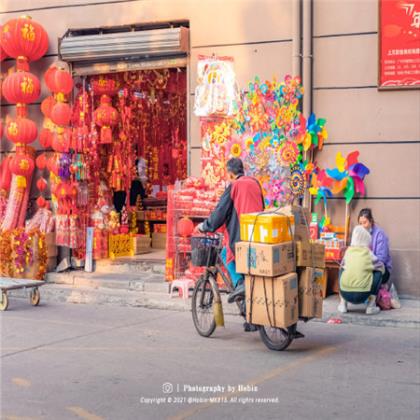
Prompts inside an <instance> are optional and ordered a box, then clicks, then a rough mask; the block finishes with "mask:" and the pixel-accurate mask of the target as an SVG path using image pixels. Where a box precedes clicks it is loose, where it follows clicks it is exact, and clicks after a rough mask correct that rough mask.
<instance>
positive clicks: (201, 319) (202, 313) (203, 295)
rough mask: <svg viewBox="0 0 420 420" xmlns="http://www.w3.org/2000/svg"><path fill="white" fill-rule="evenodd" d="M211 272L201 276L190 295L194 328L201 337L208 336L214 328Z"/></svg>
mask: <svg viewBox="0 0 420 420" xmlns="http://www.w3.org/2000/svg"><path fill="white" fill-rule="evenodd" d="M209 276H212V274H211V273H207V274H205V275H204V276H202V277H201V278H200V279H199V280H198V282H197V284H196V285H195V288H194V291H193V295H192V300H191V301H192V317H193V322H194V326H195V329H196V330H197V332H198V334H200V335H201V336H203V337H210V336H211V335H212V334H213V332H214V330H215V329H216V321H215V319H214V313H213V302H214V294H213V288H212V287H211V283H210V281H209Z"/></svg>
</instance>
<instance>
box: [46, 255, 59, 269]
mask: <svg viewBox="0 0 420 420" xmlns="http://www.w3.org/2000/svg"><path fill="white" fill-rule="evenodd" d="M56 268H57V257H56V256H55V257H48V259H47V273H51V272H52V271H55V269H56Z"/></svg>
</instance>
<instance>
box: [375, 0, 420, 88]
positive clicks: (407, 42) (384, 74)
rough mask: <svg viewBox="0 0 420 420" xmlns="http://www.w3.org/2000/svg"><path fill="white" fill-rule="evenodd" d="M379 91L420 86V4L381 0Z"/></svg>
mask: <svg viewBox="0 0 420 420" xmlns="http://www.w3.org/2000/svg"><path fill="white" fill-rule="evenodd" d="M379 25H380V32H379V37H380V47H379V54H380V59H379V87H380V88H381V87H382V88H387V87H409V88H418V87H419V86H420V0H406V1H404V0H380V3H379Z"/></svg>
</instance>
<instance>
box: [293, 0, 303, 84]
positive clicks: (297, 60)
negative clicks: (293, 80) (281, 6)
mask: <svg viewBox="0 0 420 420" xmlns="http://www.w3.org/2000/svg"><path fill="white" fill-rule="evenodd" d="M301 75H302V0H292V76H299V77H301Z"/></svg>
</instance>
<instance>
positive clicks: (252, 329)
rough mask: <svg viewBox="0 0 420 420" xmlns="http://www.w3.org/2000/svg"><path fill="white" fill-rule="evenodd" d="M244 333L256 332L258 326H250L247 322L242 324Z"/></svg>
mask: <svg viewBox="0 0 420 420" xmlns="http://www.w3.org/2000/svg"><path fill="white" fill-rule="evenodd" d="M244 331H245V332H255V331H258V325H255V324H250V323H249V322H244Z"/></svg>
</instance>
